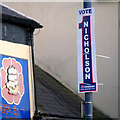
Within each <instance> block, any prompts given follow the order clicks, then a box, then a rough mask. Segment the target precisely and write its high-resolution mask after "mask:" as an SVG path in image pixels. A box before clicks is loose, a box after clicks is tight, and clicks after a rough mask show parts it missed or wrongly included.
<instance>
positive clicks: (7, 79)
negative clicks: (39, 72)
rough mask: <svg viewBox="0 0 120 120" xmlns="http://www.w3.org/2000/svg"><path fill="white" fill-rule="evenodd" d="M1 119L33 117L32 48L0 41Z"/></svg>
mask: <svg viewBox="0 0 120 120" xmlns="http://www.w3.org/2000/svg"><path fill="white" fill-rule="evenodd" d="M0 46H1V47H0V119H5V118H8V119H12V118H22V119H29V118H31V117H32V112H34V110H33V104H34V101H33V98H32V95H33V94H32V92H31V91H32V84H31V81H32V76H31V75H32V71H31V63H30V47H29V46H27V45H22V44H17V43H11V42H7V41H2V40H0Z"/></svg>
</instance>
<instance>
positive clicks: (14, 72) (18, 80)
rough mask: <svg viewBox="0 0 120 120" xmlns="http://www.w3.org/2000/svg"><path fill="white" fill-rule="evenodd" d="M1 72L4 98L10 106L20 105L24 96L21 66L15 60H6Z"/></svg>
mask: <svg viewBox="0 0 120 120" xmlns="http://www.w3.org/2000/svg"><path fill="white" fill-rule="evenodd" d="M0 72H1V95H2V97H3V98H4V99H5V100H6V102H7V103H8V104H13V103H14V104H16V105H19V104H20V101H21V99H22V96H23V94H24V83H23V74H22V66H21V64H20V63H19V62H18V61H16V60H15V59H14V58H4V59H3V61H2V67H1V70H0Z"/></svg>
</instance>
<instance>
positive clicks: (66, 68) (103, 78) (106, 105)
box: [4, 2, 118, 118]
mask: <svg viewBox="0 0 120 120" xmlns="http://www.w3.org/2000/svg"><path fill="white" fill-rule="evenodd" d="M4 4H6V5H8V6H9V7H11V8H14V9H16V10H17V11H20V12H22V13H24V14H25V15H27V16H30V17H32V18H35V19H37V20H38V21H40V23H41V24H42V25H43V26H44V27H43V29H41V31H40V32H39V30H36V31H35V33H34V39H35V41H34V42H35V43H34V45H35V47H34V49H35V62H36V64H37V65H39V66H40V67H41V68H42V69H43V70H45V71H46V72H48V73H50V74H51V75H53V76H54V77H55V78H56V79H58V80H59V81H60V82H62V83H63V84H64V85H65V86H67V87H68V88H69V89H71V90H72V91H74V92H75V93H77V83H78V80H77V10H78V9H82V3H77V2H76V3H72V2H71V3H69V2H68V3H54V2H51V3H40V2H39V3H34V2H33V3H29V2H26V3H4ZM92 6H93V7H94V8H95V42H96V54H97V55H98V56H97V57H96V59H97V60H96V61H97V77H98V82H99V83H103V86H99V90H98V92H97V93H94V98H93V100H94V105H95V106H96V107H97V108H99V109H100V110H102V111H103V112H104V113H105V114H107V115H109V116H110V117H113V118H117V117H118V3H115V2H111V3H109V2H107V3H104V2H100V3H92ZM37 33H39V34H37ZM100 55H104V56H107V58H105V57H100ZM80 96H84V95H83V94H80Z"/></svg>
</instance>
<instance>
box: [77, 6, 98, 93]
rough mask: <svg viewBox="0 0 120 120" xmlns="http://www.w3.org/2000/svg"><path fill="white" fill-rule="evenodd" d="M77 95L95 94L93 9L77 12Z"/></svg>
mask: <svg viewBox="0 0 120 120" xmlns="http://www.w3.org/2000/svg"><path fill="white" fill-rule="evenodd" d="M77 54H78V55H77V58H78V93H85V92H97V72H96V50H95V33H94V8H86V9H82V10H78V11H77Z"/></svg>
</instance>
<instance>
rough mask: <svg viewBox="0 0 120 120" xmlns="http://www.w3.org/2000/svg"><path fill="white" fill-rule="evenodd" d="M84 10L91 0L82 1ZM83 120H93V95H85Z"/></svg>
mask: <svg viewBox="0 0 120 120" xmlns="http://www.w3.org/2000/svg"><path fill="white" fill-rule="evenodd" d="M83 7H84V8H91V0H87V1H86V0H84V1H83ZM85 120H93V93H92V92H91V93H85Z"/></svg>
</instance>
